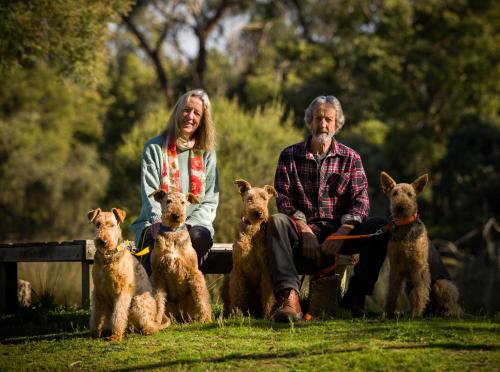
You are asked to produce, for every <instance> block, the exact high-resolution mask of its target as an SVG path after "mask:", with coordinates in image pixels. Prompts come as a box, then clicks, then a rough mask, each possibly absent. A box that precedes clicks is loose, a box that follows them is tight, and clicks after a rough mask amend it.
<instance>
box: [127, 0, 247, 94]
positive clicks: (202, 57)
mask: <svg viewBox="0 0 500 372" xmlns="http://www.w3.org/2000/svg"><path fill="white" fill-rule="evenodd" d="M240 6H243V3H241V2H237V1H231V0H219V1H200V0H190V1H187V2H185V1H150V0H141V1H137V2H136V3H135V5H134V7H133V8H132V11H131V12H130V13H129V14H126V15H123V17H122V19H123V22H124V23H125V25H126V26H127V28H128V29H129V30H130V32H131V33H132V34H133V35H134V36H135V37H136V38H137V42H138V44H139V47H140V49H141V50H142V51H143V52H144V53H145V54H146V56H147V57H148V58H149V59H150V61H151V63H152V64H153V65H154V67H155V71H156V74H157V77H158V82H159V85H160V88H161V90H162V92H165V94H166V98H167V101H168V102H171V101H172V100H173V99H174V97H173V95H174V94H173V85H172V83H171V82H169V78H168V73H167V68H166V67H165V62H164V60H165V46H166V45H168V46H169V47H170V48H171V50H174V51H175V52H176V53H177V54H178V56H180V57H181V58H182V59H186V60H188V61H189V60H190V56H188V55H187V52H186V48H185V46H184V45H182V41H181V36H182V33H186V31H187V32H191V33H192V34H193V35H194V36H195V38H196V39H197V42H198V50H197V57H196V61H195V63H194V66H189V68H188V69H189V73H190V75H191V84H190V85H191V86H193V87H200V88H204V86H205V72H206V69H207V58H208V51H207V41H208V38H209V36H210V35H211V34H212V33H213V32H214V30H216V29H217V27H221V26H220V22H221V20H222V18H223V17H224V16H225V14H226V13H228V12H229V11H230V10H231V9H232V8H236V7H240ZM171 59H173V58H171Z"/></svg>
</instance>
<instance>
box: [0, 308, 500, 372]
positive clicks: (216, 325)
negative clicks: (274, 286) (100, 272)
mask: <svg viewBox="0 0 500 372" xmlns="http://www.w3.org/2000/svg"><path fill="white" fill-rule="evenodd" d="M88 316H89V314H88V312H87V311H83V310H65V309H55V310H51V311H47V310H43V309H38V310H31V311H24V312H21V313H19V314H16V315H3V316H1V317H0V342H1V344H0V370H1V371H10V370H30V371H32V370H68V369H71V370H141V369H144V370H151V369H153V370H155V369H157V370H160V369H174V370H220V369H230V368H231V369H237V370H249V369H253V370H266V369H272V370H328V371H334V370H363V371H364V370H415V371H417V370H418V371H420V370H427V371H431V370H432V371H435V370H439V371H442V370H474V371H477V370H484V371H494V370H499V369H500V338H499V335H500V322H499V319H498V318H491V317H490V318H484V317H470V318H466V319H462V320H451V321H450V320H447V319H442V318H429V319H424V320H410V319H397V320H391V321H386V320H383V319H362V320H354V319H338V320H324V321H312V322H307V323H306V322H302V323H296V324H276V323H272V322H268V321H264V320H256V319H253V318H250V317H239V318H233V319H230V320H227V319H218V320H216V321H213V322H211V323H208V324H191V325H174V326H172V327H169V328H167V329H166V330H164V331H162V332H161V333H158V334H156V335H153V336H140V335H138V334H131V335H129V336H128V337H127V338H126V339H125V340H124V341H122V342H110V341H105V340H102V339H100V340H93V339H91V338H90V336H89V330H88V327H87V322H88Z"/></svg>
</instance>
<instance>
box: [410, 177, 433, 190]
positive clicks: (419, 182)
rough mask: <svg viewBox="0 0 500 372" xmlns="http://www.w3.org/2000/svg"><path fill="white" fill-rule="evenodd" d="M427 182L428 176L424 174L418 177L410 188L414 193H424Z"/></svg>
mask: <svg viewBox="0 0 500 372" xmlns="http://www.w3.org/2000/svg"><path fill="white" fill-rule="evenodd" d="M428 180H429V176H428V175H427V173H426V174H424V175H422V176H420V177H418V178H417V179H416V180H415V181H413V182H412V184H411V185H412V186H413V188H414V189H415V192H416V193H417V195H418V194H420V193H421V192H422V191H424V188H425V185H427V181H428Z"/></svg>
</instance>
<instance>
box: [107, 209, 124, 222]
mask: <svg viewBox="0 0 500 372" xmlns="http://www.w3.org/2000/svg"><path fill="white" fill-rule="evenodd" d="M111 212H113V214H114V215H115V217H116V219H117V220H118V223H121V222H123V221H125V216H126V215H127V212H125V211H124V210H123V209H119V208H113V209H111Z"/></svg>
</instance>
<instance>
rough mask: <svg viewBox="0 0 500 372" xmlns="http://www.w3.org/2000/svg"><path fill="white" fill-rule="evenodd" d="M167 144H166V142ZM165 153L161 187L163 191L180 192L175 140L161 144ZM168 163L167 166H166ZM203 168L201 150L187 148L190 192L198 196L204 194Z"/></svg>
mask: <svg viewBox="0 0 500 372" xmlns="http://www.w3.org/2000/svg"><path fill="white" fill-rule="evenodd" d="M167 143H168V145H167V146H166V144H167ZM163 153H164V155H165V157H164V161H163V171H162V185H161V187H162V189H163V190H165V191H178V192H181V180H180V174H179V161H178V159H177V144H176V142H175V141H165V142H164V144H163ZM167 164H168V166H167ZM205 178H206V175H205V170H204V168H203V151H202V150H194V149H190V150H189V181H190V190H189V191H190V192H191V193H193V194H194V195H196V196H199V197H200V198H203V196H204V195H205Z"/></svg>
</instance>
